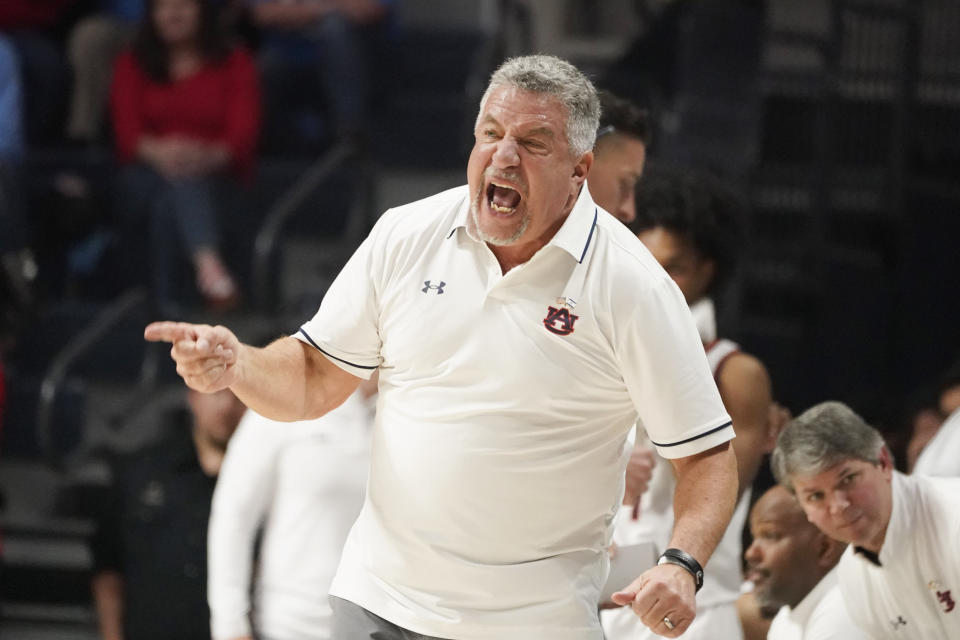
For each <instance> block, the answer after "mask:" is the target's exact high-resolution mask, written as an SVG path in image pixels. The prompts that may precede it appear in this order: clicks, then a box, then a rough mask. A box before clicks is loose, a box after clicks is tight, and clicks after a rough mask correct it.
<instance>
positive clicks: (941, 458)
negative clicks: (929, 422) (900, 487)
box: [913, 409, 960, 477]
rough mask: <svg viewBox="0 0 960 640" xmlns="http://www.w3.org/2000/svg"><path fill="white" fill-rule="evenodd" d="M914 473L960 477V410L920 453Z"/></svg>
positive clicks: (949, 418)
mask: <svg viewBox="0 0 960 640" xmlns="http://www.w3.org/2000/svg"><path fill="white" fill-rule="evenodd" d="M913 473H914V474H915V475H923V476H947V477H950V476H953V477H960V409H957V410H956V411H954V412H953V413H951V414H950V417H948V418H947V419H946V421H944V423H943V424H942V425H940V428H939V429H937V433H936V434H935V435H934V436H933V438H931V439H930V442H928V443H927V446H925V447H924V448H923V451H921V452H920V456H919V457H917V463H916V464H915V465H914V467H913Z"/></svg>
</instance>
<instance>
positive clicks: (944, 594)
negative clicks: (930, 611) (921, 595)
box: [927, 580, 957, 613]
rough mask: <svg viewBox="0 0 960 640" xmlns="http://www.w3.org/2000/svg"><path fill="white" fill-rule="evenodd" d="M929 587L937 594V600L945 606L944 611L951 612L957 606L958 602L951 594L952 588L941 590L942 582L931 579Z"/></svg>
mask: <svg viewBox="0 0 960 640" xmlns="http://www.w3.org/2000/svg"><path fill="white" fill-rule="evenodd" d="M927 588H928V589H930V591H932V592H933V593H934V594H935V595H936V596H937V602H939V603H940V604H941V605H942V606H943V611H944V613H950V612H951V611H953V609H954V607H956V606H957V603H956V602H954V601H953V597H952V596H951V595H950V590H949V589H944V590H943V591H941V590H940V583H939V582H937V581H936V580H931V581H930V582H928V583H927Z"/></svg>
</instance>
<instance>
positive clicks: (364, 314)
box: [294, 212, 392, 380]
mask: <svg viewBox="0 0 960 640" xmlns="http://www.w3.org/2000/svg"><path fill="white" fill-rule="evenodd" d="M390 217H392V216H391V215H390V212H387V213H386V214H384V215H383V216H382V217H381V218H380V220H379V221H378V222H377V224H376V225H374V228H373V230H372V231H371V232H370V235H369V236H368V237H367V239H366V240H364V241H363V243H362V244H361V245H360V247H359V248H358V249H357V251H356V252H355V253H354V254H353V256H351V257H350V260H348V261H347V264H346V265H345V266H344V267H343V270H341V271H340V273H339V274H338V275H337V278H336V279H335V280H334V281H333V284H332V285H330V289H328V290H327V293H326V295H324V297H323V301H322V302H321V303H320V309H319V310H318V311H317V313H316V315H314V316H313V318H312V319H311V320H310V321H309V322H307V323H306V324H304V325H303V326H302V327H301V328H300V331H299V332H298V333H297V334H296V335H295V336H294V337H296V338H297V339H299V340H301V341H303V342H306V343H307V344H310V345H312V346H313V347H314V348H315V349H318V350H319V351H320V352H321V353H323V354H324V355H325V356H327V358H329V359H330V361H331V362H333V363H334V364H335V365H337V366H338V367H340V368H341V369H343V370H345V371H347V372H348V373H351V374H353V375H355V376H357V377H359V378H363V379H365V380H366V379H369V378H370V376H371V375H373V372H374V371H376V369H377V367H379V366H380V363H381V356H380V350H381V346H382V341H381V339H380V331H379V311H378V307H379V305H378V296H377V293H378V290H379V287H378V281H379V280H380V279H381V278H382V277H383V263H384V259H383V254H384V248H383V246H382V242H381V240H382V239H383V236H384V235H385V234H386V232H385V231H384V226H385V224H384V221H385V219H388V218H390Z"/></svg>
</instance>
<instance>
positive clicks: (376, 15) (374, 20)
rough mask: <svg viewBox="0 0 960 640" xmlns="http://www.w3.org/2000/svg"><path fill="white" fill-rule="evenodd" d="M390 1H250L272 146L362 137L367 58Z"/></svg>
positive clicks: (382, 32)
mask: <svg viewBox="0 0 960 640" xmlns="http://www.w3.org/2000/svg"><path fill="white" fill-rule="evenodd" d="M395 1H396V0H292V1H290V0H248V2H249V4H250V11H251V19H252V22H253V24H254V25H256V26H257V27H258V28H259V29H260V32H261V35H262V42H261V46H260V53H259V60H260V68H261V77H262V78H263V83H264V97H265V99H266V101H267V102H266V109H265V111H266V126H265V131H266V134H267V135H265V136H264V138H265V140H266V141H267V142H268V143H269V144H270V145H271V148H277V149H279V150H284V149H297V148H302V146H303V141H304V140H307V141H310V142H315V143H322V142H327V141H330V140H332V139H334V138H354V139H355V138H357V137H362V136H363V134H364V132H365V129H366V126H367V117H368V115H369V108H370V97H371V85H372V83H371V74H372V73H373V72H374V71H375V69H376V64H374V63H373V62H372V61H371V58H372V57H373V56H374V55H375V53H376V51H377V49H378V47H379V46H380V45H381V44H382V42H383V40H384V38H385V36H386V32H387V28H388V24H389V18H390V15H391V10H392V8H393V5H394V4H395ZM321 114H322V115H321ZM323 116H328V117H327V118H326V119H324V117H323Z"/></svg>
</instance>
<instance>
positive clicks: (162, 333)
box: [143, 322, 198, 342]
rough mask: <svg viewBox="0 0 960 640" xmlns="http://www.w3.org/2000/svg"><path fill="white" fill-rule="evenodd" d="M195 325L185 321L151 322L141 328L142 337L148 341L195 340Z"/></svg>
mask: <svg viewBox="0 0 960 640" xmlns="http://www.w3.org/2000/svg"><path fill="white" fill-rule="evenodd" d="M197 335H198V334H197V325H195V324H189V323H187V322H151V323H150V324H148V325H147V327H146V328H145V329H144V330H143V338H144V339H145V340H149V341H150V342H179V341H181V340H190V341H195V340H196V339H197Z"/></svg>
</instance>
